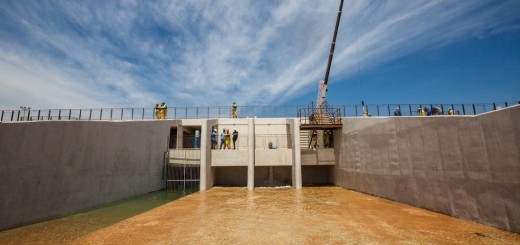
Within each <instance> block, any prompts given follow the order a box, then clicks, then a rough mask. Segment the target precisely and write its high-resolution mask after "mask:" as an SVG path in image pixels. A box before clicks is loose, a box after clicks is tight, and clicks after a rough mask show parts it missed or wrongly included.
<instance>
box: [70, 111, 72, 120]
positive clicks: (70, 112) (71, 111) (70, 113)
mask: <svg viewBox="0 0 520 245" xmlns="http://www.w3.org/2000/svg"><path fill="white" fill-rule="evenodd" d="M70 114H72V109H69V121H70Z"/></svg>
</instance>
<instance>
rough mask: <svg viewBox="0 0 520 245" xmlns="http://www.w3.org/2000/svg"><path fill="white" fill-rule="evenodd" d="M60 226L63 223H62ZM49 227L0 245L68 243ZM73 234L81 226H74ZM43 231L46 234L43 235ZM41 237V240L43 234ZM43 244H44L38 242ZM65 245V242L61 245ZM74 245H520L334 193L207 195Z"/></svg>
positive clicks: (480, 228)
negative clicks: (452, 244)
mask: <svg viewBox="0 0 520 245" xmlns="http://www.w3.org/2000/svg"><path fill="white" fill-rule="evenodd" d="M64 224H67V223H64ZM53 226H56V224H50V225H48V226H46V227H47V228H46V227H43V226H40V227H39V228H38V229H34V230H28V231H27V230H26V231H25V233H23V234H22V233H18V237H22V236H23V235H26V236H28V237H29V238H28V239H25V240H22V239H19V240H16V239H18V238H17V237H16V236H10V237H9V239H5V236H4V239H3V240H2V236H1V235H0V244H5V243H11V244H35V243H36V244H37V243H69V242H68V241H70V237H69V240H65V239H61V238H60V239H56V238H55V236H59V235H60V233H61V232H63V230H64V229H66V227H63V225H62V226H59V225H58V226H57V227H53ZM75 227H76V228H78V227H80V228H82V226H78V225H76V226H75ZM46 229H47V230H46ZM31 232H35V233H38V234H40V235H38V236H33V237H30V236H31ZM41 234H43V235H47V236H43V235H41ZM41 241H44V242H41ZM63 241H65V242H63ZM72 242H73V243H75V244H323V243H325V244H352V243H357V244H388V243H390V244H401V243H407V244H451V243H463V244H520V235H519V234H515V233H511V232H506V231H502V230H499V229H495V228H492V227H489V226H484V225H480V224H477V223H474V222H468V221H464V220H460V219H456V218H452V217H448V216H446V215H442V214H438V213H434V212H430V211H427V210H423V209H419V208H415V207H411V206H408V205H405V204H400V203H396V202H392V201H389V200H385V199H381V198H377V197H374V196H369V195H365V194H361V193H357V192H353V191H349V190H345V189H343V188H339V187H312V188H303V189H302V190H295V189H292V188H256V189H255V190H253V191H248V190H247V188H212V189H210V190H207V191H204V192H199V193H194V194H192V195H189V196H187V197H184V198H181V199H179V200H176V201H174V202H170V203H168V204H166V205H163V206H161V207H158V208H155V209H153V210H150V211H148V212H145V213H143V214H141V215H137V216H135V217H132V218H129V219H126V220H124V221H123V222H119V223H116V224H113V225H110V226H108V227H105V228H103V229H99V230H95V231H90V232H87V233H83V235H82V236H81V237H79V238H77V239H75V240H73V241H72Z"/></svg>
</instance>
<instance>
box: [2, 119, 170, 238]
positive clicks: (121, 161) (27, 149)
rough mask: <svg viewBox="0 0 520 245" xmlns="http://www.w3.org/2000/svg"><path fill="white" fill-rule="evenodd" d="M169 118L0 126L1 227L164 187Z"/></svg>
mask: <svg viewBox="0 0 520 245" xmlns="http://www.w3.org/2000/svg"><path fill="white" fill-rule="evenodd" d="M168 134H169V122H168V121H155V122H149V121H132V122H103V121H90V122H82V121H46V122H44V121H41V122H22V123H0V163H1V164H0V193H2V198H1V199H0V230H4V229H7V228H11V227H15V226H19V225H22V224H26V223H31V222H35V221H38V220H42V219H47V218H50V217H55V216H61V215H64V214H68V213H72V212H76V211H78V210H81V209H84V208H89V207H92V206H96V205H100V204H104V203H107V202H111V201H115V200H119V199H123V198H127V197H132V196H136V195H140V194H143V193H147V192H150V191H155V190H159V189H161V188H162V187H163V186H162V181H163V180H162V167H163V161H164V160H163V159H164V154H163V153H164V152H165V151H166V147H167V137H168Z"/></svg>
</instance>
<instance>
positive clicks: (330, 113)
mask: <svg viewBox="0 0 520 245" xmlns="http://www.w3.org/2000/svg"><path fill="white" fill-rule="evenodd" d="M297 117H298V118H299V119H300V123H301V124H313V125H315V124H341V107H339V106H331V105H328V104H327V103H324V104H323V107H322V108H321V111H320V110H319V108H317V107H316V106H315V105H314V102H311V103H310V104H309V105H308V106H307V107H306V108H300V109H299V110H298V113H297Z"/></svg>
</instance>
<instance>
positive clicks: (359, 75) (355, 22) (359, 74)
mask: <svg viewBox="0 0 520 245" xmlns="http://www.w3.org/2000/svg"><path fill="white" fill-rule="evenodd" d="M352 2H353V6H352V9H353V11H354V32H355V34H356V56H357V66H358V86H359V90H360V92H361V104H362V105H363V111H365V103H364V102H365V98H364V95H363V82H362V79H361V64H360V62H359V45H358V31H357V16H356V1H352Z"/></svg>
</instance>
